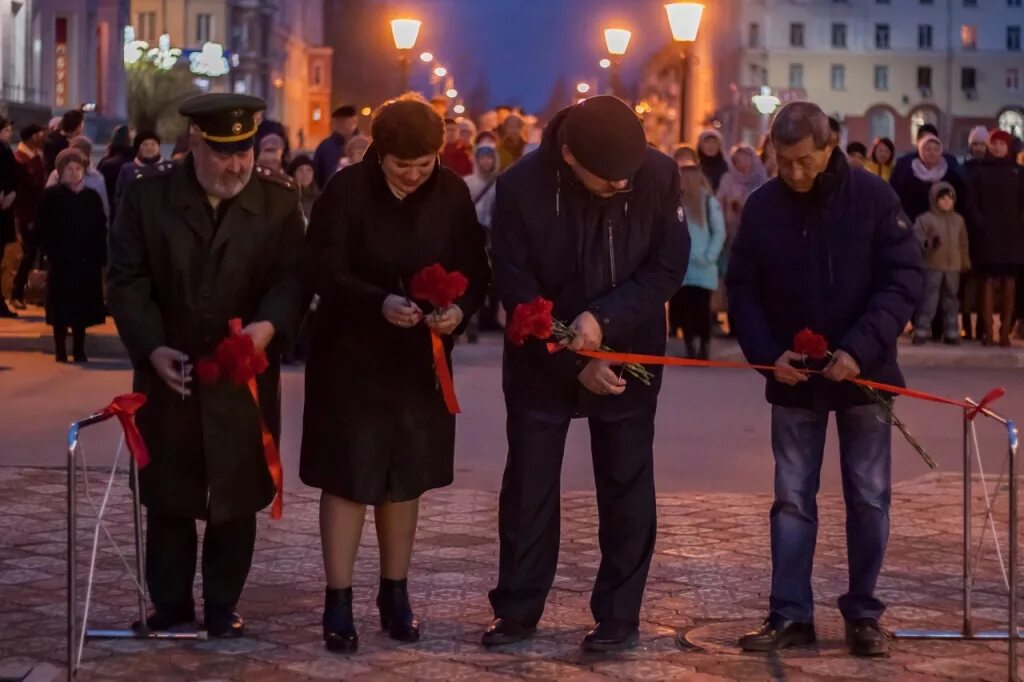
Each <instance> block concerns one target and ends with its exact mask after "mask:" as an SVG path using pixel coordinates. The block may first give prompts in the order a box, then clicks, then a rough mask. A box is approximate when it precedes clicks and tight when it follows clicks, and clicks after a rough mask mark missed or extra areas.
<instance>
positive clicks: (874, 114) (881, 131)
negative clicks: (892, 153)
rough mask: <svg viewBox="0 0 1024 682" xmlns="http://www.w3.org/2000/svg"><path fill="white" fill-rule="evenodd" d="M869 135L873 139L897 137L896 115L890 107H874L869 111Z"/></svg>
mask: <svg viewBox="0 0 1024 682" xmlns="http://www.w3.org/2000/svg"><path fill="white" fill-rule="evenodd" d="M868 137H870V138H871V139H872V140H875V139H878V138H879V137H887V138H889V139H890V140H892V139H895V138H896V117H895V116H893V115H892V112H891V111H889V110H888V109H872V110H871V111H870V112H869V113H868Z"/></svg>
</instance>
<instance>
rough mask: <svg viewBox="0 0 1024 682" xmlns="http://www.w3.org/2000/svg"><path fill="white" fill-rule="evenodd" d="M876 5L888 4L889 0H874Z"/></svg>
mask: <svg viewBox="0 0 1024 682" xmlns="http://www.w3.org/2000/svg"><path fill="white" fill-rule="evenodd" d="M875 4H876V5H888V4H889V0H875Z"/></svg>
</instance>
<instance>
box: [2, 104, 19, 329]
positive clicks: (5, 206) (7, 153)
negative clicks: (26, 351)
mask: <svg viewBox="0 0 1024 682" xmlns="http://www.w3.org/2000/svg"><path fill="white" fill-rule="evenodd" d="M13 136H14V124H13V123H12V122H11V121H9V120H8V119H6V118H4V117H3V116H0V278H2V277H3V274H4V271H3V267H2V263H3V260H4V251H5V250H6V249H7V245H8V244H13V243H14V242H16V241H18V228H17V224H16V223H17V221H16V220H15V219H14V202H15V201H17V199H18V177H19V175H20V173H19V170H18V162H17V160H16V159H15V158H14V152H13V151H11V138H12V137H13ZM17 316H18V313H16V312H14V311H13V310H11V309H10V308H8V307H7V301H5V300H4V297H3V295H2V294H0V317H17Z"/></svg>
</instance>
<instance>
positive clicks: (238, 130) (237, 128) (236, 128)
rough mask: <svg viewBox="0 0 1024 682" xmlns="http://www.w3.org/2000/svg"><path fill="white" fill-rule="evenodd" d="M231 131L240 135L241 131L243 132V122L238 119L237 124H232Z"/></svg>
mask: <svg viewBox="0 0 1024 682" xmlns="http://www.w3.org/2000/svg"><path fill="white" fill-rule="evenodd" d="M231 132H232V133H233V134H235V135H238V134H239V133H241V132H242V124H241V123H239V122H237V121H236V122H235V124H234V125H232V126H231Z"/></svg>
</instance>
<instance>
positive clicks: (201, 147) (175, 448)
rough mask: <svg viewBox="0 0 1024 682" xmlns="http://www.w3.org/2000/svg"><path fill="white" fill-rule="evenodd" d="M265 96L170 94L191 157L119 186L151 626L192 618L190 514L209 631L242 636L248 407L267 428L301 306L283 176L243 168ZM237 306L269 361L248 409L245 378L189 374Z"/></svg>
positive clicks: (119, 257)
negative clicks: (184, 97) (144, 452)
mask: <svg viewBox="0 0 1024 682" xmlns="http://www.w3.org/2000/svg"><path fill="white" fill-rule="evenodd" d="M265 106H266V105H265V104H264V103H263V101H262V100H260V99H258V98H255V97H248V96H243V95H233V94H212V95H201V96H199V97H196V98H193V99H191V100H189V101H188V102H186V103H185V104H183V105H182V107H181V108H180V109H179V113H181V114H182V115H184V116H187V117H188V118H189V119H190V126H189V135H190V152H189V154H188V155H187V156H186V157H185V159H184V161H183V162H181V163H176V164H159V165H157V166H154V167H152V168H149V169H146V170H145V171H144V173H143V177H142V178H140V179H138V180H136V181H135V182H133V183H132V184H131V185H130V187H129V188H128V190H127V192H126V194H125V196H124V199H123V202H122V204H121V206H120V207H119V211H118V214H117V220H116V222H115V225H114V227H113V229H112V230H111V234H110V272H109V275H108V278H107V283H108V292H107V298H108V305H109V308H110V311H111V313H112V314H113V316H114V320H115V321H116V322H117V328H118V332H119V333H120V335H121V340H122V341H123V342H124V345H125V347H126V348H127V349H128V352H129V354H130V356H131V359H132V364H133V365H134V367H135V388H136V390H138V391H141V392H144V393H145V394H146V395H147V396H148V401H147V404H146V406H145V407H144V408H143V409H142V410H140V411H139V414H138V425H139V428H140V430H141V431H142V435H143V437H144V438H145V440H146V444H147V446H148V448H149V451H150V458H151V461H150V464H149V466H147V467H146V468H145V469H144V470H143V471H142V472H141V474H140V479H141V480H140V487H141V490H140V494H141V499H142V503H143V504H144V505H145V506H146V508H147V536H146V557H147V561H146V581H147V584H148V586H149V593H150V597H151V598H152V600H153V603H154V606H155V611H154V612H153V613H152V614H151V615H150V617H149V618H148V619H147V622H146V623H145V626H146V627H148V629H150V630H167V629H170V628H173V627H175V626H179V625H186V624H190V623H193V622H194V621H195V606H194V603H193V597H192V583H193V580H194V577H195V566H196V554H197V544H198V543H197V535H196V524H195V521H196V519H204V520H205V521H206V533H205V536H204V538H203V564H202V572H203V600H204V611H205V617H206V629H207V632H208V633H209V634H210V635H211V636H213V637H239V636H242V635H243V634H244V625H243V621H242V619H241V617H240V616H239V615H238V614H237V613H236V612H235V608H236V604H237V602H238V599H239V596H240V595H241V592H242V587H243V586H244V584H245V580H246V577H247V575H248V572H249V567H250V564H251V562H252V554H253V547H254V545H255V539H256V516H255V515H256V512H257V511H259V510H260V509H263V508H264V507H266V506H267V505H268V504H270V502H271V501H272V500H273V498H274V495H275V487H274V483H273V481H272V479H271V476H270V474H269V472H268V468H267V463H266V461H265V457H264V448H263V442H262V431H261V424H260V418H261V417H262V419H263V422H264V423H265V424H266V425H267V427H268V428H269V429H270V431H271V433H272V434H273V435H274V438H275V439H277V438H278V437H279V435H280V353H281V351H282V349H284V348H285V346H286V344H287V343H288V341H289V340H290V339H291V338H293V337H294V334H295V333H296V330H297V328H298V324H299V320H300V318H301V314H302V310H303V300H302V299H303V296H302V288H301V285H300V281H299V277H298V272H297V262H298V258H299V252H300V250H301V248H302V242H303V219H302V213H301V211H300V209H299V193H298V191H297V189H296V187H295V186H294V184H293V183H292V182H291V181H290V180H289V179H288V178H287V177H286V176H284V175H281V174H279V173H276V172H274V171H270V170H267V169H263V168H260V167H258V166H255V165H254V160H253V137H254V135H255V133H256V127H257V115H258V113H259V112H260V111H262V110H263V109H264V108H265ZM235 317H238V318H241V319H242V321H243V324H244V325H246V326H245V327H244V332H245V333H246V334H248V335H249V336H251V337H252V339H253V341H254V343H255V346H256V348H257V349H265V350H266V351H267V355H268V359H269V360H270V368H269V369H268V370H267V371H266V372H265V373H264V374H262V375H260V376H259V377H258V379H257V385H258V394H259V405H258V406H257V404H256V402H255V401H254V400H253V397H252V395H251V394H250V392H249V391H248V390H247V388H246V387H244V386H241V387H240V386H235V385H233V384H231V383H230V382H220V383H216V384H214V385H211V386H199V385H197V382H195V381H193V379H192V373H193V368H194V366H195V363H196V362H197V361H198V360H199V359H200V358H202V357H204V356H208V355H210V354H212V352H213V351H214V349H215V348H216V346H217V344H218V343H219V342H220V341H221V340H222V339H223V338H224V337H225V336H226V335H227V334H228V320H230V319H231V318H235ZM138 625H139V626H140V627H141V626H142V625H143V624H141V623H140V624H138Z"/></svg>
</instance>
